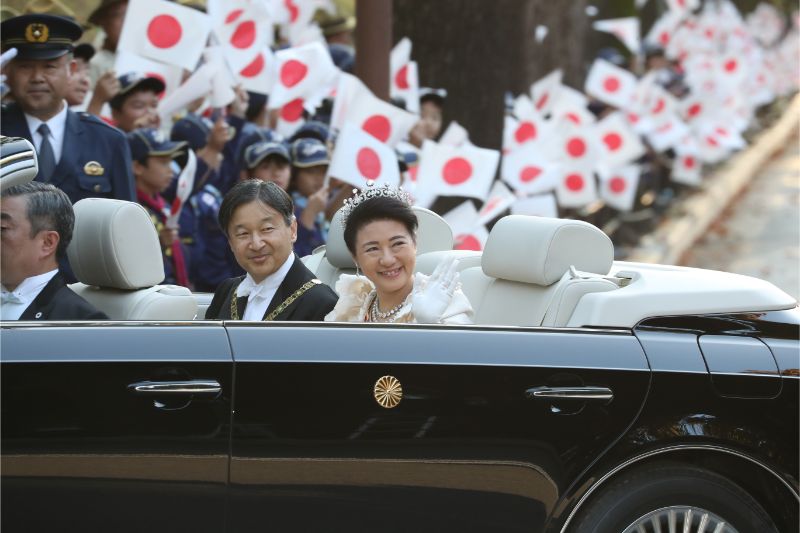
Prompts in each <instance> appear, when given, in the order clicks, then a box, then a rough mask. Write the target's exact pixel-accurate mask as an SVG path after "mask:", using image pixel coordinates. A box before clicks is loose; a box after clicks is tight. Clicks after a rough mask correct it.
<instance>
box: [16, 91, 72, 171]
mask: <svg viewBox="0 0 800 533" xmlns="http://www.w3.org/2000/svg"><path fill="white" fill-rule="evenodd" d="M62 103H63V104H64V105H63V107H62V108H61V111H59V112H58V114H57V115H55V116H54V117H51V118H50V120H48V121H47V127H48V128H50V136H51V137H52V139H51V143H50V144H51V145H52V146H53V154H54V155H55V156H56V163H58V161H60V160H61V148H62V146H63V144H64V130H65V129H66V127H67V111H69V105H67V102H66V100H64V101H63V102H62ZM25 121H26V122H27V123H28V130H30V132H31V136H33V140H34V144H35V145H36V150H37V151H38V150H39V149H40V146H41V144H42V136H41V135H40V134H39V126H40V125H41V124H42V123H43V122H44V121H42V120H39V119H38V118H36V117H34V116H32V115H29V114H27V113H25Z"/></svg>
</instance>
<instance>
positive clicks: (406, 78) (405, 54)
mask: <svg viewBox="0 0 800 533" xmlns="http://www.w3.org/2000/svg"><path fill="white" fill-rule="evenodd" d="M389 76H390V80H389V95H390V96H391V97H392V98H402V99H403V100H404V101H405V103H406V109H408V110H409V111H410V112H412V113H419V74H418V72H417V63H416V61H411V40H410V39H409V38H408V37H403V38H402V39H400V42H398V43H397V44H396V45H395V47H394V48H393V49H392V53H391V54H390V56H389Z"/></svg>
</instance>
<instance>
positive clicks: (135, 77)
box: [108, 72, 164, 133]
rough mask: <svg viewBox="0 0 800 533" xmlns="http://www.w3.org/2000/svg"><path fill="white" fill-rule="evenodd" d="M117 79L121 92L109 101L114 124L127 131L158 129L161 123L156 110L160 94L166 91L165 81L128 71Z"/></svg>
mask: <svg viewBox="0 0 800 533" xmlns="http://www.w3.org/2000/svg"><path fill="white" fill-rule="evenodd" d="M117 80H118V81H119V92H117V94H116V95H114V97H113V98H111V100H109V101H108V104H109V105H110V106H111V118H112V119H113V125H114V126H116V127H118V128H119V129H121V130H122V131H124V132H126V133H127V132H132V131H133V130H135V129H138V128H156V129H157V128H158V127H159V125H160V124H161V119H160V118H159V116H158V112H157V111H156V109H157V108H158V95H159V94H161V93H162V92H163V91H164V82H162V81H161V80H159V79H158V78H153V77H150V76H144V75H142V74H139V73H138V72H128V73H127V74H123V75H122V76H120V77H119V78H117Z"/></svg>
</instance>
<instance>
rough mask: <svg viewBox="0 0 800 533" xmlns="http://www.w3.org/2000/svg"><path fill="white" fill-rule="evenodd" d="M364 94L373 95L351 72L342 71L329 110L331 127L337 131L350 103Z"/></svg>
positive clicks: (342, 124) (364, 95)
mask: <svg viewBox="0 0 800 533" xmlns="http://www.w3.org/2000/svg"><path fill="white" fill-rule="evenodd" d="M366 96H373V95H372V92H371V91H370V90H369V89H368V88H367V86H366V85H364V82H362V81H361V80H360V79H358V78H357V77H355V76H353V75H352V74H348V73H347V72H342V73H341V74H340V75H339V81H338V83H337V84H336V98H335V99H334V100H333V109H332V110H331V128H332V129H334V130H337V131H338V130H340V129H342V126H344V121H345V117H346V116H347V113H348V111H349V109H350V105H351V103H352V102H354V101H355V100H356V99H359V98H364V97H366Z"/></svg>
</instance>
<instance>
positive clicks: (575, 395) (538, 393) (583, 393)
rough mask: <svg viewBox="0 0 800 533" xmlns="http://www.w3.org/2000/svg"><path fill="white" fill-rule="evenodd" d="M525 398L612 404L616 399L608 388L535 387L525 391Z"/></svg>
mask: <svg viewBox="0 0 800 533" xmlns="http://www.w3.org/2000/svg"><path fill="white" fill-rule="evenodd" d="M525 396H526V397H527V398H532V399H538V398H545V399H548V400H583V401H586V400H600V401H604V402H610V401H611V400H613V399H614V392H613V391H612V390H611V389H609V388H608V387H533V388H531V389H528V390H526V391H525Z"/></svg>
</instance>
